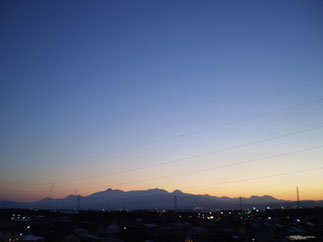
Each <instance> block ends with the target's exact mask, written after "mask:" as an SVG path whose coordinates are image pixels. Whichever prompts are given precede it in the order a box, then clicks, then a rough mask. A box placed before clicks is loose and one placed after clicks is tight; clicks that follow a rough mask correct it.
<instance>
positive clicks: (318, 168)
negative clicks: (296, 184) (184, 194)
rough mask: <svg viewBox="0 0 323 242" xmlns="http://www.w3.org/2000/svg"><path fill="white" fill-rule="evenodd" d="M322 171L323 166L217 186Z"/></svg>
mask: <svg viewBox="0 0 323 242" xmlns="http://www.w3.org/2000/svg"><path fill="white" fill-rule="evenodd" d="M322 169H323V166H319V167H315V168H311V169H304V170H297V171H291V172H284V173H278V174H273V175H268V176H261V177H252V178H246V179H241V180H236V181H228V182H221V183H218V184H216V185H224V184H231V183H239V182H245V181H254V180H261V179H265V178H271V177H279V176H287V175H294V174H300V173H306V172H311V171H317V170H322ZM212 187H214V186H212Z"/></svg>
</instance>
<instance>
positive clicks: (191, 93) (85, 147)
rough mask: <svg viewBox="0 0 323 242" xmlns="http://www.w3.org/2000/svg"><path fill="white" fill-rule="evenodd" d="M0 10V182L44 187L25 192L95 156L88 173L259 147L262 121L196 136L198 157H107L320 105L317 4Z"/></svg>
mask: <svg viewBox="0 0 323 242" xmlns="http://www.w3.org/2000/svg"><path fill="white" fill-rule="evenodd" d="M0 5H1V7H0V31H1V40H0V41H1V46H0V53H1V55H0V80H1V88H0V105H1V126H0V132H1V137H0V144H1V148H0V152H1V156H0V158H1V163H3V165H2V169H1V172H3V173H4V174H1V175H2V176H3V177H4V178H3V179H4V180H5V181H11V180H12V179H13V178H12V176H13V174H19V176H21V177H22V178H24V179H27V178H26V177H30V176H34V175H35V173H34V172H35V170H38V172H37V173H42V174H43V175H39V174H37V175H35V177H37V179H38V180H37V179H36V178H35V181H33V182H38V181H43V180H46V179H47V178H48V177H50V179H49V180H51V179H52V180H53V179H64V178H66V177H74V176H75V177H77V176H81V175H80V174H82V173H84V172H86V171H87V169H88V160H89V159H90V158H91V157H96V156H97V155H101V156H102V155H103V156H104V160H101V161H100V162H98V163H95V161H92V163H91V164H92V165H93V166H101V167H102V166H103V170H104V169H106V170H108V169H112V170H113V169H117V168H118V169H123V168H124V167H125V166H131V165H134V166H136V165H138V164H140V161H137V163H136V162H134V161H132V159H133V157H144V160H145V162H147V163H149V162H152V163H153V162H154V161H156V160H158V158H159V157H160V156H162V157H163V155H162V154H160V153H159V152H161V150H163V152H162V153H163V154H165V153H167V154H169V157H168V158H171V157H173V156H175V155H178V156H180V155H186V154H188V153H191V152H193V151H195V150H196V151H199V150H201V149H202V150H203V147H204V146H203V145H205V143H207V142H208V141H209V142H211V143H212V142H220V141H221V140H223V139H226V138H227V137H232V139H236V140H241V141H243V140H246V139H247V138H248V137H254V136H255V137H256V136H257V135H263V136H264V135H266V134H270V133H271V132H274V131H273V130H274V128H273V127H271V126H270V124H273V123H274V122H273V121H272V120H269V121H267V122H265V121H261V122H260V123H259V122H258V123H250V124H248V125H247V126H246V127H241V130H240V131H239V132H237V130H226V132H224V133H223V134H221V135H219V136H214V137H213V136H212V137H204V138H201V137H200V140H201V142H200V143H201V145H200V146H199V145H198V144H196V143H194V144H193V143H190V144H185V145H186V146H183V147H182V150H181V149H180V150H181V151H182V152H177V151H175V150H176V148H174V147H176V146H177V145H178V146H181V144H175V145H174V146H173V147H168V148H165V147H164V146H165V144H160V145H159V146H155V147H154V148H152V149H151V150H149V151H143V150H141V151H136V152H133V153H131V155H130V154H129V157H128V156H127V157H121V158H118V159H120V160H122V162H123V163H122V165H120V167H118V166H117V165H116V164H115V163H116V162H115V160H111V159H110V158H109V156H107V155H106V154H107V153H109V152H110V151H114V150H120V149H121V150H122V149H123V148H125V147H129V146H133V145H137V144H142V143H147V142H149V141H150V140H156V139H157V140H158V139H160V138H163V137H172V136H176V135H181V134H183V133H186V132H189V131H192V130H198V129H201V128H202V129H203V128H207V127H210V126H212V125H214V124H218V123H223V122H228V121H232V120H235V119H239V118H242V117H245V116H248V115H253V114H257V113H259V112H264V111H270V110H275V109H277V108H281V107H285V106H288V105H293V104H297V103H302V102H306V101H308V100H312V99H316V98H320V97H322V93H323V80H322V77H323V68H322V67H323V15H322V13H323V4H322V2H321V1H294V0H293V1H1V3H0ZM309 110H310V111H309ZM317 110H318V107H317V106H316V107H309V108H308V109H307V110H306V112H307V113H306V115H304V114H301V115H299V116H297V115H296V114H295V115H294V116H289V118H286V119H285V118H277V121H275V122H276V123H279V124H280V126H279V125H278V126H279V129H278V130H285V129H286V127H295V128H304V127H307V126H306V125H307V124H308V125H310V124H317V123H319V121H320V120H322V116H323V115H322V112H318V111H317ZM295 117H297V118H295ZM276 123H275V124H276ZM255 127H258V128H259V130H258V129H255ZM242 131H243V132H242ZM259 137H260V136H259ZM188 139H189V138H188ZM194 139H195V138H194ZM227 139H229V138H227ZM202 144H203V145H202ZM202 146H203V147H202ZM188 151H190V152H188ZM176 152H177V153H176ZM185 152H186V153H185ZM165 158H167V157H165ZM138 159H139V158H138ZM139 160H140V159H139ZM145 162H144V163H145ZM62 166H64V167H65V168H64V171H65V172H66V174H65V173H64V176H63V175H61V177H60V176H59V175H60V174H61V173H60V171H61V168H60V167H62ZM76 166H77V167H79V168H78V169H79V171H76V170H75V167H76ZM111 167H112V168H111ZM62 169H63V168H62ZM92 172H93V174H96V173H97V172H98V171H97V170H93V171H92ZM26 174H27V175H26ZM10 177H11V178H10ZM57 177H59V178H57ZM10 179H11V180H10ZM24 179H22V180H24ZM28 179H29V178H28ZM46 181H47V180H46ZM0 189H4V188H0ZM8 196H9V195H8Z"/></svg>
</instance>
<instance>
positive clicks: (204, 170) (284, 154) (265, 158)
mask: <svg viewBox="0 0 323 242" xmlns="http://www.w3.org/2000/svg"><path fill="white" fill-rule="evenodd" d="M322 148H323V145H319V146H313V147H310V148H306V149H301V150H295V151H290V152H284V153H280V154H275V155H271V156H267V157H263V158H259V159H250V160H244V161H237V162H232V163H230V164H227V165H222V166H216V167H209V168H203V169H199V170H192V171H188V172H181V173H175V174H171V175H165V176H159V177H153V178H147V179H141V180H137V181H132V182H123V183H118V184H110V186H121V185H128V184H134V183H136V184H137V183H141V182H147V181H155V180H161V179H165V178H169V177H176V176H183V175H189V174H192V173H194V174H196V173H199V172H206V171H211V170H216V169H223V168H227V167H232V166H238V165H241V164H246V163H251V162H256V161H264V160H270V159H274V158H278V157H283V156H288V155H293V154H297V153H302V152H306V151H311V150H316V149H322ZM105 187H106V186H105ZM93 188H101V187H93Z"/></svg>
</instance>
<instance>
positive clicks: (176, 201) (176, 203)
mask: <svg viewBox="0 0 323 242" xmlns="http://www.w3.org/2000/svg"><path fill="white" fill-rule="evenodd" d="M174 208H175V211H177V196H176V195H175V207H174Z"/></svg>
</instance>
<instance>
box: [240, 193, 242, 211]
mask: <svg viewBox="0 0 323 242" xmlns="http://www.w3.org/2000/svg"><path fill="white" fill-rule="evenodd" d="M240 210H241V211H242V198H241V196H240Z"/></svg>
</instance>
